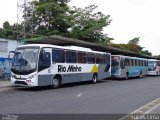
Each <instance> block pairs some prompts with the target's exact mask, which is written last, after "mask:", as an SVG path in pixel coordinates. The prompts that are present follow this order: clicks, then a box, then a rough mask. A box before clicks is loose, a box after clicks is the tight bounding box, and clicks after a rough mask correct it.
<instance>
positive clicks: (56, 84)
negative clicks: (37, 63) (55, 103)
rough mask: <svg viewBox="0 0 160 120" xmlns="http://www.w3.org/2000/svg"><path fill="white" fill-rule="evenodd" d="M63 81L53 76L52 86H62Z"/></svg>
mask: <svg viewBox="0 0 160 120" xmlns="http://www.w3.org/2000/svg"><path fill="white" fill-rule="evenodd" d="M60 84H61V82H60V80H59V79H58V78H53V80H52V88H54V89H56V88H58V87H59V86H60Z"/></svg>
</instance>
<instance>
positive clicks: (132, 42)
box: [128, 37, 140, 45]
mask: <svg viewBox="0 0 160 120" xmlns="http://www.w3.org/2000/svg"><path fill="white" fill-rule="evenodd" d="M139 41H140V37H135V38H133V39H132V40H129V42H128V44H135V45H138V43H139Z"/></svg>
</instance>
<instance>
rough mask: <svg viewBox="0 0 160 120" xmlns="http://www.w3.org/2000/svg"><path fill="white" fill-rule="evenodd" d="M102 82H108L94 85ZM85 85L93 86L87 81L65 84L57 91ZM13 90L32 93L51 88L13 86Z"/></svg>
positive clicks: (50, 88)
mask: <svg viewBox="0 0 160 120" xmlns="http://www.w3.org/2000/svg"><path fill="white" fill-rule="evenodd" d="M104 82H109V81H108V80H102V81H98V82H97V83H96V84H103V83H104ZM96 84H95V85H96ZM86 85H93V84H92V83H91V82H88V81H87V82H76V83H67V84H63V85H61V86H60V87H59V88H57V89H63V88H70V87H76V86H86ZM13 89H14V90H18V91H32V92H33V91H35V92H36V91H44V90H52V89H53V88H52V87H51V86H43V87H19V86H15V87H13ZM55 90H56V89H55Z"/></svg>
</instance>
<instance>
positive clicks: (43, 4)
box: [26, 0, 71, 36]
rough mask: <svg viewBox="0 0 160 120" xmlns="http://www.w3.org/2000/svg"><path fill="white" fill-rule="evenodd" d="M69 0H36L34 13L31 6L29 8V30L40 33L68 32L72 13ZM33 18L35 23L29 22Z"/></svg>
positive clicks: (59, 33)
mask: <svg viewBox="0 0 160 120" xmlns="http://www.w3.org/2000/svg"><path fill="white" fill-rule="evenodd" d="M67 2H68V1H67V0H39V1H34V2H33V3H30V4H33V6H34V9H33V15H32V14H31V12H32V10H31V8H30V7H28V8H27V14H26V19H27V22H26V25H28V26H27V31H28V32H29V31H31V30H30V29H32V28H33V33H34V34H38V35H45V36H48V35H55V34H56V35H62V36H64V35H65V34H67V33H68V28H69V27H70V26H71V25H70V22H69V21H70V17H71V16H69V15H70V14H68V12H69V7H68V5H67ZM31 19H32V20H33V25H32V26H30V24H29V22H30V21H31Z"/></svg>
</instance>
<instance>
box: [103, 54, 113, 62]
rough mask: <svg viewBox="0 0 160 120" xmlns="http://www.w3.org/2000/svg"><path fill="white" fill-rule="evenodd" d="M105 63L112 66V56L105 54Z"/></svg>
mask: <svg viewBox="0 0 160 120" xmlns="http://www.w3.org/2000/svg"><path fill="white" fill-rule="evenodd" d="M103 63H104V64H109V65H110V64H111V58H110V55H109V54H104V55H103Z"/></svg>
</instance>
